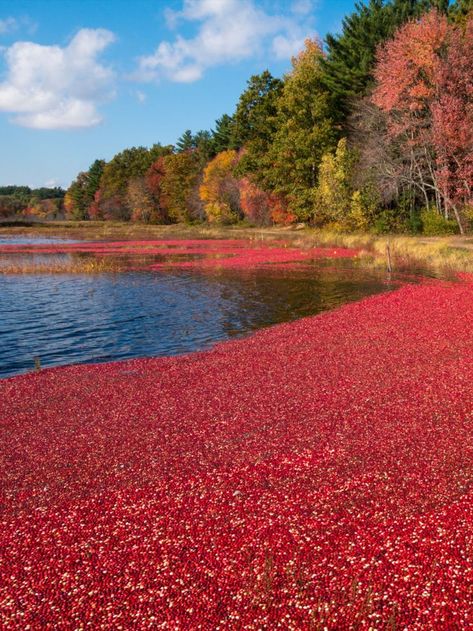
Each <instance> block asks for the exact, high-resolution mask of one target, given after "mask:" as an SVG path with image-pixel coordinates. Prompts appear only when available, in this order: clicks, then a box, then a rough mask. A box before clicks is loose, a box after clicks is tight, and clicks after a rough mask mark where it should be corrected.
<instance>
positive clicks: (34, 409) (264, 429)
mask: <svg viewBox="0 0 473 631" xmlns="http://www.w3.org/2000/svg"><path fill="white" fill-rule="evenodd" d="M181 246H182V244H177V245H176V247H181ZM111 247H115V246H111ZM192 247H194V245H192ZM195 247H196V248H200V247H201V246H200V245H199V244H195ZM279 249H280V250H282V249H283V248H279ZM236 256H237V255H232V256H231V258H233V259H234V258H236ZM244 256H247V255H246V254H245V255H244ZM291 256H292V255H290V256H289V258H285V256H283V255H282V254H281V257H279V256H278V257H277V258H276V259H273V260H274V262H275V263H277V264H278V265H284V264H288V263H293V264H295V262H294V261H293V259H291ZM246 260H247V263H248V264H249V265H254V264H256V263H255V260H254V256H253V255H252V256H249V255H248V256H247V259H246ZM298 261H303V262H306V259H304V257H302V258H299V259H298ZM179 262H182V263H189V262H190V261H188V260H186V261H176V263H179ZM154 264H156V265H157V264H158V263H154ZM261 264H265V263H261ZM156 273H159V270H156ZM472 292H473V283H472V282H471V279H470V278H469V277H468V276H464V277H463V278H462V279H461V281H459V282H456V283H450V282H444V281H435V280H432V281H429V282H425V283H420V284H416V285H412V284H406V285H403V286H401V287H399V288H398V289H396V290H394V291H391V292H390V293H384V294H380V295H377V296H374V297H370V298H366V299H363V300H361V301H358V302H354V303H351V304H347V305H344V306H342V307H340V308H338V309H336V310H334V311H330V312H326V313H322V314H319V315H317V316H313V317H308V318H302V319H300V320H297V321H295V322H292V323H287V324H281V325H278V326H274V327H271V328H267V329H263V330H261V331H258V332H256V333H254V334H253V335H251V336H250V337H247V338H244V339H238V340H234V341H230V342H225V343H221V344H218V345H217V346H215V347H214V348H213V349H212V350H210V351H206V352H199V353H191V354H187V355H183V356H180V357H169V358H161V359H135V360H129V361H124V362H115V363H108V364H100V365H85V366H69V367H61V368H54V369H48V370H43V371H40V372H37V373H32V374H26V375H22V376H18V377H14V378H8V379H3V380H0V410H1V414H0V419H1V426H0V432H1V442H0V445H1V448H0V449H1V452H0V453H1V458H0V467H1V469H2V474H1V503H2V513H1V533H2V534H1V538H0V542H1V543H0V546H1V548H0V555H1V558H0V620H1V626H2V627H3V628H6V629H78V628H87V627H89V628H94V629H130V628H133V629H155V628H162V629H179V630H180V629H183V630H184V629H222V630H223V629H325V628H326V629H397V628H399V629H405V628H408V629H436V628H438V629H465V628H469V627H470V626H472V623H471V619H472V617H473V558H472V555H473V504H472V499H473V498H472V493H473V486H472V483H473V413H472V409H473V407H472V406H473V390H472V388H471V383H472V380H473V334H472V330H473V293H472Z"/></svg>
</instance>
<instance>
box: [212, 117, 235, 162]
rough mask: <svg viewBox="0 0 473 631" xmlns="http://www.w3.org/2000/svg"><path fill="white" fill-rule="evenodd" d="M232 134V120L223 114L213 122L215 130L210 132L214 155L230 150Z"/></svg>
mask: <svg viewBox="0 0 473 631" xmlns="http://www.w3.org/2000/svg"><path fill="white" fill-rule="evenodd" d="M232 134H233V118H232V117H231V116H229V115H228V114H224V115H223V116H221V117H220V118H217V120H216V121H215V130H214V131H213V132H212V140H213V148H214V151H215V153H216V154H217V153H220V152H221V151H226V150H227V149H230V147H231V144H232Z"/></svg>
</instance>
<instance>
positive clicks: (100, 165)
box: [64, 160, 105, 221]
mask: <svg viewBox="0 0 473 631" xmlns="http://www.w3.org/2000/svg"><path fill="white" fill-rule="evenodd" d="M104 167H105V161H104V160H95V162H94V163H93V164H92V165H91V166H90V167H89V170H88V171H82V172H81V173H79V175H78V176H77V177H76V179H75V180H74V181H73V182H72V183H71V185H70V187H69V188H68V190H67V192H66V196H65V199H64V207H65V210H66V213H67V214H68V216H70V217H71V218H72V219H77V220H79V221H82V220H84V219H88V218H89V208H90V205H91V204H92V202H93V201H94V195H95V193H96V191H97V190H98V188H99V186H100V180H101V177H102V174H103V170H104Z"/></svg>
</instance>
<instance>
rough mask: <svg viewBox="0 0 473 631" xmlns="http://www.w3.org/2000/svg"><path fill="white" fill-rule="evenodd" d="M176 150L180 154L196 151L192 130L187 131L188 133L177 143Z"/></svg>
mask: <svg viewBox="0 0 473 631" xmlns="http://www.w3.org/2000/svg"><path fill="white" fill-rule="evenodd" d="M176 149H177V151H178V152H181V151H189V149H195V139H194V136H193V135H192V132H191V130H190V129H186V131H185V132H184V133H183V134H182V136H181V137H180V138H179V139H178V141H177V142H176Z"/></svg>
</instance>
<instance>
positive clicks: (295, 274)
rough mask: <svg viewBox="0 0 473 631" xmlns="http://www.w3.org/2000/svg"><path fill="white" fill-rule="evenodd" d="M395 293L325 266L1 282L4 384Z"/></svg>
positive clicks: (342, 268) (169, 350)
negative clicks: (39, 370)
mask: <svg viewBox="0 0 473 631" xmlns="http://www.w3.org/2000/svg"><path fill="white" fill-rule="evenodd" d="M390 288H392V286H391V285H389V284H387V283H386V282H385V281H384V279H383V278H382V277H380V276H376V275H374V274H368V273H366V272H362V271H359V270H356V269H353V268H352V267H350V263H348V262H346V261H345V262H343V261H337V262H334V261H331V262H330V265H327V263H325V264H320V263H319V264H314V265H313V267H311V269H309V270H307V269H305V270H300V271H297V270H284V271H282V270H274V271H272V272H271V271H266V270H265V271H247V270H245V271H238V272H236V271H225V272H222V271H211V272H205V273H203V272H198V271H188V270H185V271H184V270H180V271H172V272H171V271H166V272H137V271H130V272H125V273H120V274H101V275H68V274H60V275H20V276H3V277H0V376H2V377H5V376H8V375H14V374H18V373H23V372H25V371H29V370H32V369H33V368H34V358H35V357H39V358H40V360H41V365H42V366H43V367H46V366H56V365H61V364H72V363H84V362H104V361H110V360H116V359H124V358H130V357H146V356H158V355H174V354H178V353H185V352H189V351H194V350H198V349H203V348H207V347H209V346H211V345H212V344H213V343H215V342H217V341H220V340H224V339H228V338H230V337H232V336H235V335H242V334H244V333H248V332H249V331H252V330H254V329H257V328H260V327H263V326H267V325H270V324H275V323H278V322H284V321H289V320H294V319H296V318H299V317H301V316H306V315H310V314H315V313H319V312H321V311H324V310H327V309H332V308H334V307H337V306H338V305H341V304H343V303H345V302H347V301H352V300H358V299H360V298H362V297H363V296H367V295H370V294H374V293H377V292H381V291H386V290H389V289H390Z"/></svg>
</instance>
